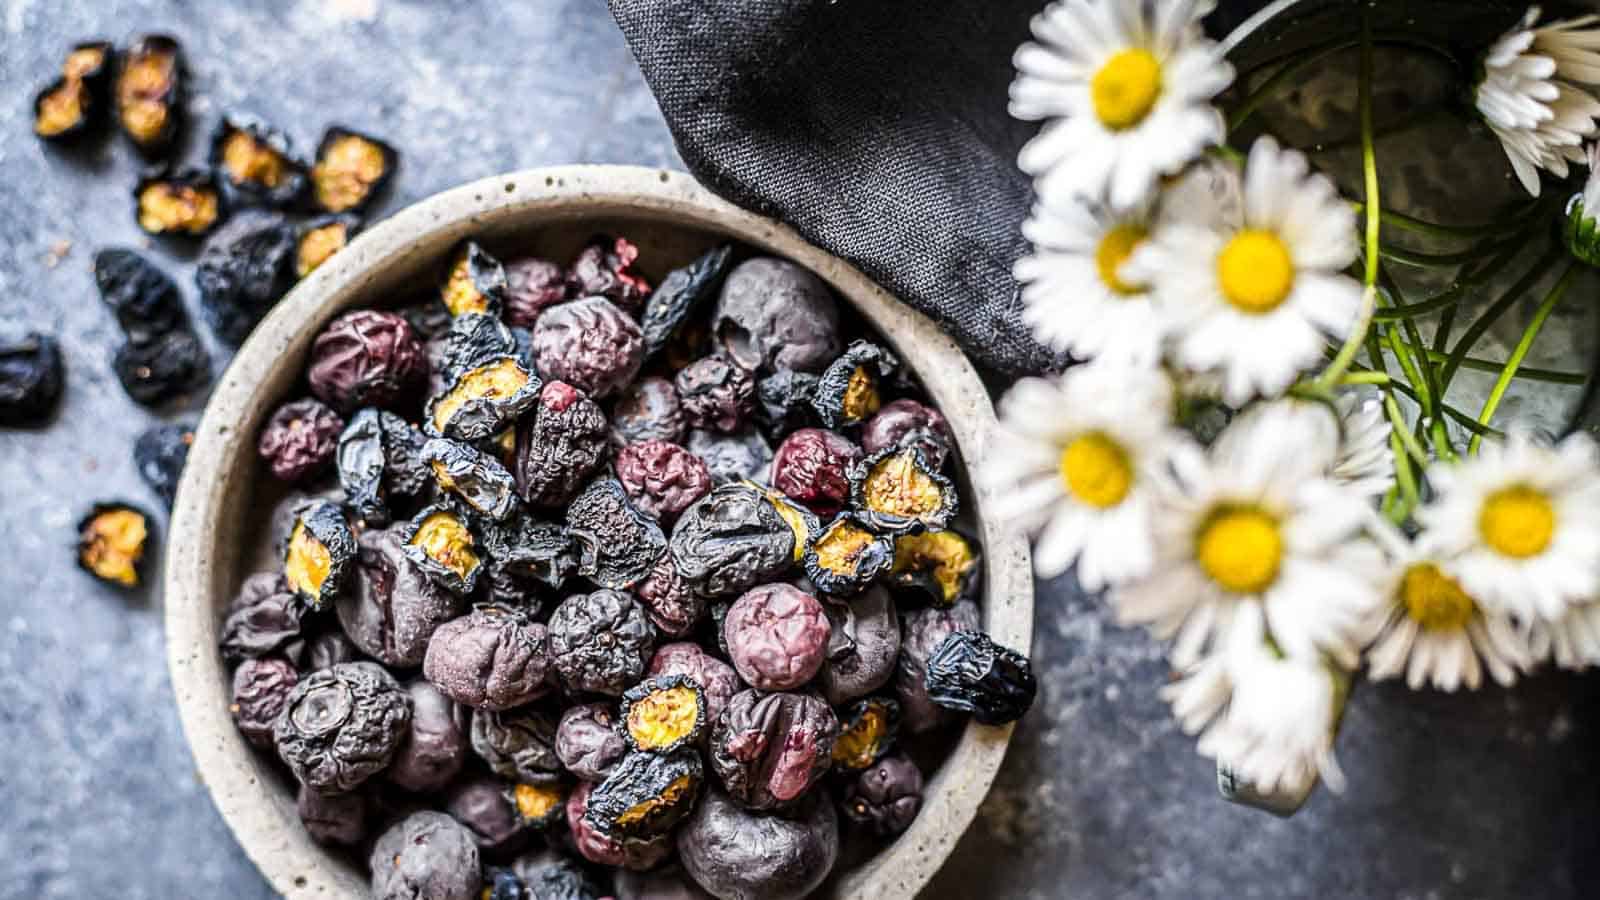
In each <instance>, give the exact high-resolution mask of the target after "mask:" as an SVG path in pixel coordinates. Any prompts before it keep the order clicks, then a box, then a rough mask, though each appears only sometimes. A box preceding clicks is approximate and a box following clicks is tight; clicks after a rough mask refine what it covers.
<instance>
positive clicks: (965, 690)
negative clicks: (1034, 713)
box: [923, 630, 1039, 725]
mask: <svg viewBox="0 0 1600 900" xmlns="http://www.w3.org/2000/svg"><path fill="white" fill-rule="evenodd" d="M923 684H924V686H925V687H926V689H927V692H928V699H929V700H931V701H933V702H934V703H935V704H937V705H939V706H942V707H944V708H946V709H954V710H958V711H960V712H967V713H971V714H972V717H973V718H974V719H977V720H978V721H979V722H982V723H983V724H985V725H1004V724H1006V723H1008V722H1015V721H1016V720H1018V719H1020V718H1022V717H1023V715H1025V714H1026V713H1027V712H1028V707H1030V706H1032V705H1033V696H1034V694H1035V693H1036V692H1037V691H1038V688H1039V684H1038V682H1037V681H1036V680H1035V679H1034V677H1033V666H1032V664H1030V663H1029V662H1028V658H1027V657H1026V656H1023V655H1022V654H1020V653H1018V652H1016V651H1015V650H1010V649H1008V648H1005V647H1002V646H1000V645H999V644H996V643H995V642H994V641H993V640H991V639H990V638H989V636H988V635H986V634H984V633H983V632H981V631H972V630H962V631H956V632H953V633H951V634H950V635H949V636H947V637H946V638H945V639H944V640H943V641H940V642H939V645H938V646H937V647H935V648H934V650H933V654H932V655H931V656H929V657H928V662H927V664H926V666H925V669H924V673H923Z"/></svg>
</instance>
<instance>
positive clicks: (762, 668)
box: [722, 583, 829, 691]
mask: <svg viewBox="0 0 1600 900" xmlns="http://www.w3.org/2000/svg"><path fill="white" fill-rule="evenodd" d="M722 630H723V633H724V634H725V635H726V636H727V639H728V653H729V655H730V656H731V657H732V658H733V667H734V668H735V669H737V670H738V671H739V677H740V678H743V679H744V680H745V682H746V683H747V684H749V685H750V686H751V687H756V688H760V689H761V690H763V691H787V690H790V689H792V688H797V687H799V686H801V685H802V684H805V683H806V682H808V681H810V680H811V678H812V676H814V675H816V674H817V670H818V669H820V668H821V667H822V661H823V659H824V658H825V657H826V655H827V651H828V634H829V625H828V617H827V615H826V614H825V613H824V612H823V610H822V604H821V603H818V602H817V598H815V597H813V596H811V595H810V594H808V593H806V592H805V591H802V590H800V589H799V588H797V587H795V586H793V585H789V584H782V583H779V584H766V585H762V586H761V587H758V588H754V589H752V590H750V591H746V592H745V594H744V596H742V597H740V598H739V599H738V600H737V601H735V602H734V604H733V607H732V608H731V609H729V610H728V617H727V619H726V620H724V621H723V623H722Z"/></svg>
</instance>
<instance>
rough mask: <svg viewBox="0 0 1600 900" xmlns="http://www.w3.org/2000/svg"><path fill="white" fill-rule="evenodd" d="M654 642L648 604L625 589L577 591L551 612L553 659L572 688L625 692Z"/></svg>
mask: <svg viewBox="0 0 1600 900" xmlns="http://www.w3.org/2000/svg"><path fill="white" fill-rule="evenodd" d="M654 644H655V628H654V627H652V626H651V625H650V620H649V619H648V618H647V617H646V616H645V611H644V607H643V606H641V605H640V604H639V601H637V600H635V599H633V597H632V596H630V595H628V594H625V593H623V592H621V591H612V590H599V591H595V592H594V593H592V594H574V595H572V596H571V597H568V598H567V599H565V600H563V601H562V602H561V605H560V606H558V607H556V610H555V612H553V613H551V614H550V661H551V664H552V665H553V666H554V667H555V670H556V674H558V675H560V676H561V683H562V684H563V685H565V686H566V688H567V690H569V691H573V692H579V691H581V692H585V693H591V694H607V695H609V696H612V697H620V696H622V693H623V691H626V690H627V689H628V688H629V687H631V686H632V685H633V684H634V683H635V682H637V681H638V680H639V678H640V676H642V675H643V674H644V670H645V666H646V665H648V664H649V662H650V653H651V650H652V648H653V646H654Z"/></svg>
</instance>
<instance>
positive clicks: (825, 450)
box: [772, 428, 862, 516]
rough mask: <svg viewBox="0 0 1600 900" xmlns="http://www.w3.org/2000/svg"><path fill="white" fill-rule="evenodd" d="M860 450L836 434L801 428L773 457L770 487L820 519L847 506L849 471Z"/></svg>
mask: <svg viewBox="0 0 1600 900" xmlns="http://www.w3.org/2000/svg"><path fill="white" fill-rule="evenodd" d="M861 456H862V453H861V448H860V447H857V446H856V445H855V444H854V443H853V442H851V440H850V439H849V438H847V437H845V436H844V435H842V434H839V433H838V432H837V431H828V430H826V429H823V428H802V429H800V430H799V431H796V432H794V433H793V434H791V435H789V436H788V437H787V438H784V441H783V443H782V444H779V445H778V452H777V453H776V454H775V455H774V456H773V457H772V486H773V487H774V488H777V489H778V490H780V491H782V492H783V493H784V494H786V495H788V497H789V499H791V500H794V501H797V502H799V503H801V504H804V505H805V506H806V507H807V508H808V509H810V510H811V511H812V512H814V513H816V514H817V515H819V516H831V515H833V514H834V513H836V512H838V511H839V510H841V509H843V508H844V506H845V504H847V503H849V502H850V475H849V470H850V467H851V466H852V465H855V464H856V463H857V462H859V461H860V460H861Z"/></svg>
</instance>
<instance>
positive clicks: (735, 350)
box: [712, 257, 840, 372]
mask: <svg viewBox="0 0 1600 900" xmlns="http://www.w3.org/2000/svg"><path fill="white" fill-rule="evenodd" d="M712 329H713V331H714V332H715V333H716V343H717V345H718V347H719V348H720V349H721V350H722V352H724V353H726V354H727V355H728V356H729V357H730V358H732V359H733V360H734V361H736V362H738V363H739V365H741V366H744V367H745V368H746V369H749V370H751V371H759V372H775V371H782V370H784V369H792V370H794V371H797V372H820V371H822V369H823V367H825V366H826V365H827V364H828V362H829V361H830V360H832V359H833V358H834V357H835V356H838V355H839V346H840V344H839V308H838V306H837V304H836V303H835V302H834V299H833V292H832V291H830V290H828V286H827V285H826V284H824V283H823V282H822V279H820V278H818V277H817V276H815V275H813V274H812V273H810V272H808V271H806V270H805V269H802V268H801V267H799V266H797V265H795V264H794V263H792V262H789V261H788V260H783V259H774V258H772V257H758V258H756V259H751V260H746V261H745V262H742V263H740V264H739V265H738V266H736V267H735V268H734V270H733V271H732V272H729V273H728V279H727V281H726V282H724V283H723V285H722V294H721V296H720V297H719V298H718V300H717V311H716V313H715V315H714V316H713V318H712Z"/></svg>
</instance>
